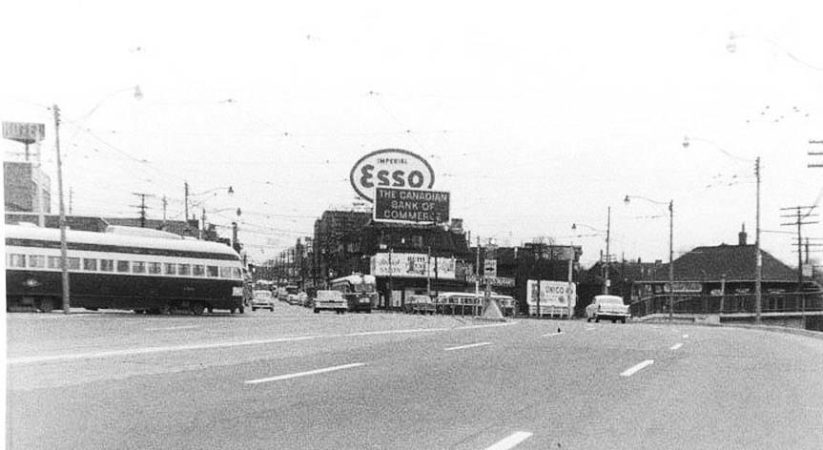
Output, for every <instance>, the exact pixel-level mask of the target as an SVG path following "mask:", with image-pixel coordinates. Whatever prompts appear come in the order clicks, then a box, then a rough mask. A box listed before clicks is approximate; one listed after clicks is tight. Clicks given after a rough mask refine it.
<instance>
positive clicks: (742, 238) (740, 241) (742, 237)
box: [737, 223, 747, 245]
mask: <svg viewBox="0 0 823 450" xmlns="http://www.w3.org/2000/svg"><path fill="white" fill-rule="evenodd" d="M746 236H747V235H746V224H745V223H743V227H742V228H741V230H740V233H737V245H746Z"/></svg>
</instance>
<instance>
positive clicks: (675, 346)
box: [669, 342, 683, 350]
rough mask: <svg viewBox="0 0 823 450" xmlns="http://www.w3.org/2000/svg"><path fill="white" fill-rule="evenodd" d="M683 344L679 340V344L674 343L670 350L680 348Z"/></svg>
mask: <svg viewBox="0 0 823 450" xmlns="http://www.w3.org/2000/svg"><path fill="white" fill-rule="evenodd" d="M682 346H683V343H682V342H678V343H677V344H674V345H672V347H671V348H670V349H669V350H677V349H678V348H680V347H682Z"/></svg>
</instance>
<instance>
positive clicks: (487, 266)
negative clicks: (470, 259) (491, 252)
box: [483, 259, 497, 278]
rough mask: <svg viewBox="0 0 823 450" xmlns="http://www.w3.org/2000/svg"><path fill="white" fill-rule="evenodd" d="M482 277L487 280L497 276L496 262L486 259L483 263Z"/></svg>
mask: <svg viewBox="0 0 823 450" xmlns="http://www.w3.org/2000/svg"><path fill="white" fill-rule="evenodd" d="M483 275H484V276H486V277H487V278H489V277H491V278H494V277H496V276H497V260H496V259H487V260H485V261H484V262H483Z"/></svg>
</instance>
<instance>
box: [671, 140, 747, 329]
mask: <svg viewBox="0 0 823 450" xmlns="http://www.w3.org/2000/svg"><path fill="white" fill-rule="evenodd" d="M691 141H700V142H705V143H708V144H711V145H712V146H713V147H714V148H715V149H717V150H719V151H720V152H722V153H723V154H724V155H726V156H728V157H729V158H732V159H736V160H738V161H745V162H749V163H751V162H753V163H754V176H755V178H756V179H757V190H756V196H757V200H756V207H755V216H756V217H755V221H756V227H755V237H754V254H755V256H754V258H755V264H754V267H755V269H754V272H755V274H754V311H755V314H754V321H755V323H758V324H759V323H760V315H761V312H762V310H763V291H762V284H763V256H762V255H761V254H760V157H759V156H758V157H757V158H755V159H754V160H751V159H747V158H741V157H739V156H735V155H733V154H731V153H729V152H728V151H726V150H725V149H724V148H723V147H721V146H719V145H717V143H715V142H714V141H710V140H708V139H701V138H694V137H692V138H690V137H689V136H685V137H684V138H683V148H689V144H690V142H691Z"/></svg>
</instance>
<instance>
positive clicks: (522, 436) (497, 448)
mask: <svg viewBox="0 0 823 450" xmlns="http://www.w3.org/2000/svg"><path fill="white" fill-rule="evenodd" d="M530 437H532V433H529V432H528V431H518V432H517V433H514V434H512V435H511V436H508V437H507V438H505V439H503V440H501V441H499V442H497V443H496V444H494V445H492V446H491V447H489V448H487V449H486V450H509V449H512V448H514V447H516V446H517V444H519V443H521V442H523V441H525V440H526V439H528V438H530Z"/></svg>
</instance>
